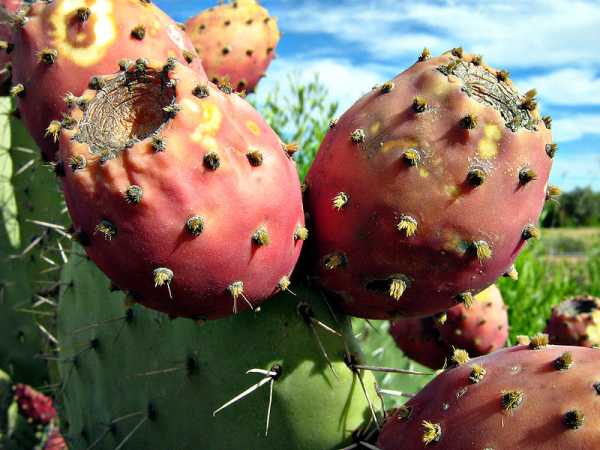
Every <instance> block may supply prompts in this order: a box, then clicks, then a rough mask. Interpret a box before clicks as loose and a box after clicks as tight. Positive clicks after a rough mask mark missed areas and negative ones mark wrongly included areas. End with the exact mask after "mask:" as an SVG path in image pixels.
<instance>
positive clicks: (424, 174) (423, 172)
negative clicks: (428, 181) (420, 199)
mask: <svg viewBox="0 0 600 450" xmlns="http://www.w3.org/2000/svg"><path fill="white" fill-rule="evenodd" d="M419 175H421V176H422V177H423V178H427V177H428V176H429V171H428V170H427V169H424V168H423V167H421V168H420V169H419Z"/></svg>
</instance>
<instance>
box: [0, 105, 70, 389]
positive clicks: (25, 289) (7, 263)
mask: <svg viewBox="0 0 600 450" xmlns="http://www.w3.org/2000/svg"><path fill="white" fill-rule="evenodd" d="M0 105H1V107H0V108H1V109H0V204H1V205H2V206H1V207H0V367H2V368H3V369H4V370H5V371H7V372H8V374H9V375H10V376H11V377H12V378H13V379H15V380H19V381H20V382H23V383H28V384H31V385H33V386H39V385H43V384H46V383H47V382H48V375H47V370H46V364H45V360H44V359H42V358H40V357H39V355H40V354H41V353H43V352H44V351H45V350H46V349H47V348H48V347H49V344H50V343H49V342H48V340H47V338H46V336H45V335H44V333H43V332H42V331H41V329H40V328H39V327H38V325H37V324H36V322H38V323H40V324H42V325H43V326H44V327H45V328H46V329H51V328H52V322H53V320H54V314H55V309H54V308H53V307H52V306H51V305H50V302H51V301H52V300H53V297H55V296H57V295H58V289H57V288H58V277H59V274H60V272H59V271H58V270H53V271H50V272H48V271H47V270H48V269H49V268H52V267H54V266H51V265H50V264H49V263H48V262H46V261H44V260H43V259H42V257H46V258H47V259H48V260H52V261H54V263H55V264H56V265H57V266H56V267H58V264H59V263H60V261H61V256H60V252H59V250H58V247H57V238H58V237H59V235H58V234H57V233H56V232H55V231H53V230H51V229H49V228H43V227H40V226H39V225H36V224H34V223H32V222H31V220H37V221H43V222H47V223H52V224H57V225H61V224H63V223H64V221H65V215H64V214H61V210H62V209H63V207H64V205H63V203H62V202H61V195H60V193H59V190H58V186H57V184H56V180H55V176H54V174H53V173H52V171H51V170H50V169H49V168H48V167H44V166H43V165H42V163H41V161H40V155H39V151H38V150H37V148H36V147H35V144H34V143H33V141H32V140H31V137H30V136H29V134H28V133H27V131H26V130H25V129H24V127H23V125H22V123H21V122H20V121H19V120H16V119H14V118H13V117H11V113H10V111H11V109H12V104H11V100H10V99H8V98H0ZM30 246H31V247H30ZM28 247H30V250H29V251H28V252H27V253H25V254H24V251H25V250H27V249H28ZM21 255H22V256H21ZM42 298H44V299H47V300H49V302H45V301H41V300H42Z"/></svg>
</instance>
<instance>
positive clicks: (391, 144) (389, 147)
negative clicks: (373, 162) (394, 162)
mask: <svg viewBox="0 0 600 450" xmlns="http://www.w3.org/2000/svg"><path fill="white" fill-rule="evenodd" d="M418 146H419V143H418V142H417V141H416V140H414V139H397V140H393V141H387V142H384V143H383V146H382V147H381V151H382V152H383V153H387V152H390V151H398V152H399V153H403V152H404V151H405V150H408V149H409V148H415V147H418Z"/></svg>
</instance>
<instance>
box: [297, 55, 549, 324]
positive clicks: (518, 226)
mask: <svg viewBox="0 0 600 450" xmlns="http://www.w3.org/2000/svg"><path fill="white" fill-rule="evenodd" d="M420 59H421V61H419V62H417V63H416V64H415V65H413V66H412V67H410V68H409V69H408V70H406V71H405V72H403V73H401V74H400V75H398V76H397V77H396V78H394V79H393V80H392V81H390V82H388V83H385V84H384V85H383V86H380V87H378V88H376V89H374V90H373V91H372V92H371V93H369V94H367V95H365V96H364V97H363V98H361V99H360V100H359V101H358V102H357V103H355V104H354V106H352V108H350V110H348V111H347V112H346V113H345V114H344V115H343V116H342V117H341V118H340V119H339V120H338V121H337V122H334V123H333V128H332V129H331V130H330V131H329V133H328V134H327V136H326V138H325V140H324V141H323V143H322V145H321V148H320V150H319V152H318V154H317V158H316V160H315V162H314V164H313V166H312V167H311V169H310V172H309V173H308V177H307V193H306V198H307V209H308V212H309V214H310V217H311V219H312V222H313V224H314V240H313V243H314V245H313V253H314V255H313V260H312V261H313V262H312V267H313V272H314V274H315V276H316V277H317V278H318V281H319V282H320V284H321V285H322V286H323V287H324V288H326V289H328V290H330V291H332V292H334V293H336V294H338V296H339V300H340V304H341V306H342V308H343V309H344V310H345V311H346V312H347V313H350V314H353V315H357V316H360V317H366V318H375V319H390V318H398V317H415V316H417V317H418V316H426V315H433V314H435V313H437V312H440V311H443V310H446V309H448V308H450V307H452V306H453V305H454V304H456V301H457V300H458V301H461V299H462V298H463V297H465V296H467V295H474V294H476V293H477V292H479V291H480V290H482V289H483V288H485V287H487V286H489V285H490V284H492V283H493V282H494V281H495V280H496V279H497V278H498V277H499V276H500V275H502V274H503V273H504V272H506V271H507V270H508V269H509V268H510V266H511V265H512V263H513V261H514V259H515V258H516V256H517V255H518V253H519V251H520V250H521V249H522V247H523V245H524V243H525V242H526V240H528V239H530V238H536V237H538V236H539V230H538V229H537V228H536V226H535V225H534V224H535V223H536V222H537V219H538V216H539V214H540V212H541V210H542V207H543V204H544V201H545V199H546V187H547V185H546V183H547V180H548V176H549V173H550V168H551V165H552V156H553V155H554V151H555V150H556V147H555V146H554V145H553V144H552V140H551V133H550V130H549V129H548V128H547V126H546V122H544V120H543V119H542V118H541V116H540V114H539V112H538V110H537V104H536V101H535V92H534V91H530V92H528V93H526V94H524V95H521V94H519V93H518V92H517V90H516V89H515V87H514V86H513V85H512V83H511V82H510V81H509V80H508V79H506V77H505V76H502V75H501V74H500V72H498V71H496V70H494V69H492V68H490V67H488V66H487V65H485V64H483V63H482V61H481V58H480V57H476V56H473V55H467V54H463V52H462V49H454V50H453V51H452V52H449V53H446V54H444V55H442V56H440V57H436V58H430V59H428V54H427V53H424V55H422V58H420Z"/></svg>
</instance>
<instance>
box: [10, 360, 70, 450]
mask: <svg viewBox="0 0 600 450" xmlns="http://www.w3.org/2000/svg"><path fill="white" fill-rule="evenodd" d="M50 435H55V436H58V437H59V436H60V432H59V431H58V429H57V426H56V410H55V409H54V407H53V405H52V400H51V399H50V398H49V397H47V396H45V395H44V394H42V393H41V392H38V391H36V390H35V389H33V388H32V387H30V386H27V385H24V384H13V383H12V381H11V379H10V377H9V376H8V375H7V374H6V373H4V372H2V371H1V370H0V448H2V449H3V450H41V449H42V448H46V447H45V446H46V445H47V444H48V442H49V436H50ZM55 442H58V441H57V440H56V439H55ZM63 449H64V446H63V447H62V448H61V447H58V446H55V448H54V450H63Z"/></svg>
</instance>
